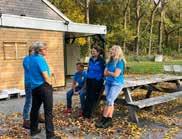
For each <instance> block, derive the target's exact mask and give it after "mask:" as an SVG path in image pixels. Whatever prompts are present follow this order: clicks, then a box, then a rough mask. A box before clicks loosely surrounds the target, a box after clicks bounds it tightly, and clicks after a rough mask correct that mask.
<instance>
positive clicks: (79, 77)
mask: <svg viewBox="0 0 182 139" xmlns="http://www.w3.org/2000/svg"><path fill="white" fill-rule="evenodd" d="M86 78H87V72H86V71H81V72H76V73H75V75H74V77H73V80H74V81H75V82H77V83H78V87H80V88H82V87H83V85H84V82H85V80H86Z"/></svg>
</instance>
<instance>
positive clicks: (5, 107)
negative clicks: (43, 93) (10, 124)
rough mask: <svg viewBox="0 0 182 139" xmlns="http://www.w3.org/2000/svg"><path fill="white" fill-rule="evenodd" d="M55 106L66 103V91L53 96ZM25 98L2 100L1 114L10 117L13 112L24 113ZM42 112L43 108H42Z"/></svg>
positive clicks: (0, 103)
mask: <svg viewBox="0 0 182 139" xmlns="http://www.w3.org/2000/svg"><path fill="white" fill-rule="evenodd" d="M53 97H54V104H57V103H60V102H61V103H65V101H66V90H65V91H56V92H54V94H53ZM24 101H25V97H21V98H12V99H10V100H0V113H4V114H6V115H9V114H11V113H13V112H20V113H21V112H22V111H23V106H24ZM41 111H43V108H42V107H41Z"/></svg>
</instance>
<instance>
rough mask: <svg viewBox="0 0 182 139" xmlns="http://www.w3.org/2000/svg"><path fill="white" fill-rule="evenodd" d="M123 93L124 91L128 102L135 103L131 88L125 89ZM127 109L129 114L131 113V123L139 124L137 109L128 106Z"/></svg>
mask: <svg viewBox="0 0 182 139" xmlns="http://www.w3.org/2000/svg"><path fill="white" fill-rule="evenodd" d="M123 91H124V95H125V100H126V102H133V100H132V97H131V95H130V90H129V88H124V89H123ZM127 107H128V112H129V116H130V117H129V118H130V119H131V121H132V122H135V123H137V124H139V120H138V117H137V114H136V109H135V108H133V107H131V106H127Z"/></svg>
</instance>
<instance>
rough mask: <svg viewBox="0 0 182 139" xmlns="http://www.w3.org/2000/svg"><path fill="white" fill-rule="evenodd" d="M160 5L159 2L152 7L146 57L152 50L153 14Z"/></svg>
mask: <svg viewBox="0 0 182 139" xmlns="http://www.w3.org/2000/svg"><path fill="white" fill-rule="evenodd" d="M159 4H160V0H159V1H158V2H157V4H156V5H155V6H154V8H153V9H152V12H151V16H150V32H149V33H150V36H149V44H148V45H149V51H148V55H149V56H150V55H151V48H152V33H153V26H154V16H155V13H156V11H157V7H158V5H159Z"/></svg>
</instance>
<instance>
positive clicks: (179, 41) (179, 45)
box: [178, 28, 181, 53]
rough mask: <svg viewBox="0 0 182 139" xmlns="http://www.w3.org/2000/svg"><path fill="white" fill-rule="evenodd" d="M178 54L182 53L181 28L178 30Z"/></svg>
mask: <svg viewBox="0 0 182 139" xmlns="http://www.w3.org/2000/svg"><path fill="white" fill-rule="evenodd" d="M178 52H179V53H180V52H181V33H180V28H179V30H178Z"/></svg>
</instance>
